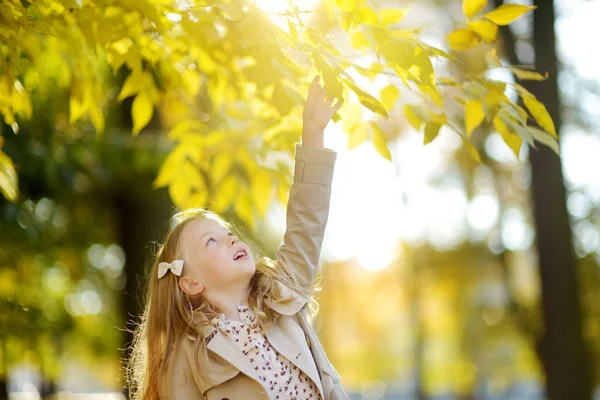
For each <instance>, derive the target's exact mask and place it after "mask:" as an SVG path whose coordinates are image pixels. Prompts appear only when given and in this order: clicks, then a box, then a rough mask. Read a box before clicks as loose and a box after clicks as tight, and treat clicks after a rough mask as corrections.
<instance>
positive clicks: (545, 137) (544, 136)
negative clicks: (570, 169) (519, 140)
mask: <svg viewBox="0 0 600 400" xmlns="http://www.w3.org/2000/svg"><path fill="white" fill-rule="evenodd" d="M527 128H528V129H529V133H531V135H532V136H533V138H534V139H535V140H537V141H538V142H540V143H542V144H545V145H546V146H548V147H550V149H552V151H554V152H555V153H556V155H557V156H560V146H559V144H558V140H557V139H556V138H555V137H554V136H552V135H550V134H549V133H548V132H544V131H543V130H541V129H538V128H536V127H535V126H528V127H527Z"/></svg>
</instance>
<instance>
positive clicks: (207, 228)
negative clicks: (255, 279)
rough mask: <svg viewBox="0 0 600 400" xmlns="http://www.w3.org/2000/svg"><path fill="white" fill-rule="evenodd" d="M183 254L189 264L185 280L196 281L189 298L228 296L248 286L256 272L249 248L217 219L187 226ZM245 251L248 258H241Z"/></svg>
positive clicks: (206, 219)
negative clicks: (191, 296)
mask: <svg viewBox="0 0 600 400" xmlns="http://www.w3.org/2000/svg"><path fill="white" fill-rule="evenodd" d="M181 251H182V255H183V259H184V261H185V263H184V266H183V274H182V277H187V278H188V279H189V281H195V282H191V283H190V282H189V281H188V282H187V284H186V285H185V286H186V290H185V291H186V292H188V293H189V294H198V293H200V292H202V293H203V294H204V295H206V294H207V293H210V292H227V291H228V290H230V289H232V288H236V287H240V286H243V285H248V284H249V282H250V279H251V278H252V276H253V275H254V273H255V271H256V265H255V263H254V257H253V255H252V253H251V252H250V249H249V247H248V246H247V245H246V244H244V243H242V242H240V241H239V239H238V238H237V236H235V235H233V233H231V232H230V231H229V230H228V229H227V228H225V227H224V226H223V225H221V224H220V223H219V222H218V221H215V220H213V219H209V218H198V219H196V220H195V221H192V222H190V223H189V224H188V225H186V227H185V228H184V229H183V232H182V236H181ZM241 251H244V252H245V253H246V255H244V256H242V257H240V256H239V254H238V253H240V252H241ZM194 284H195V286H193V285H194ZM188 285H192V286H188Z"/></svg>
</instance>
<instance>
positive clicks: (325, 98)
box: [302, 75, 344, 149]
mask: <svg viewBox="0 0 600 400" xmlns="http://www.w3.org/2000/svg"><path fill="white" fill-rule="evenodd" d="M319 80H320V76H319V75H316V76H315V77H314V78H313V80H312V83H311V85H310V89H309V90H308V97H307V98H306V103H305V105H304V111H303V113H302V144H303V145H305V146H309V147H317V148H321V149H322V148H324V138H323V130H324V129H325V126H327V124H328V123H329V120H331V118H332V117H333V115H334V114H335V113H336V112H337V110H339V108H340V107H341V105H342V103H343V102H344V100H343V99H338V101H337V102H336V104H335V105H333V106H332V103H333V100H334V99H335V96H333V95H332V94H330V93H328V91H327V89H326V88H325V87H324V86H323V87H321V85H320V84H319Z"/></svg>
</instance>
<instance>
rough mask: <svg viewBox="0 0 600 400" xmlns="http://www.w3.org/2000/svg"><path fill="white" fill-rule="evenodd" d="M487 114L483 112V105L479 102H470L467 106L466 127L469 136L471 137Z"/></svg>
mask: <svg viewBox="0 0 600 400" xmlns="http://www.w3.org/2000/svg"><path fill="white" fill-rule="evenodd" d="M484 118H485V113H484V112H483V104H481V101H479V100H469V101H467V104H466V106H465V125H466V129H467V136H468V137H471V133H473V131H474V130H475V129H476V128H477V127H478V126H479V125H481V123H482V122H483V119H484Z"/></svg>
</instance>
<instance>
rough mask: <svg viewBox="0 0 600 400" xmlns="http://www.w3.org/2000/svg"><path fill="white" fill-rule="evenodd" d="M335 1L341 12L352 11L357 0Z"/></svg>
mask: <svg viewBox="0 0 600 400" xmlns="http://www.w3.org/2000/svg"><path fill="white" fill-rule="evenodd" d="M335 2H336V4H337V5H338V7H339V8H340V11H342V12H350V11H354V10H355V9H356V6H357V5H358V1H357V0H335Z"/></svg>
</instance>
